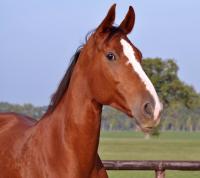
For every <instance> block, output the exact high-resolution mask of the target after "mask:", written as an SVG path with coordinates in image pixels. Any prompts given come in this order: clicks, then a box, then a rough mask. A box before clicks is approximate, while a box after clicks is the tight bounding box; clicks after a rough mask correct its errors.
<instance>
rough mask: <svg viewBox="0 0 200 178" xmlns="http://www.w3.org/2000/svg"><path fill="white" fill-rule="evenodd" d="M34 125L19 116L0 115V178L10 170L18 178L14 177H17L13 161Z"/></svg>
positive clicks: (24, 117)
mask: <svg viewBox="0 0 200 178" xmlns="http://www.w3.org/2000/svg"><path fill="white" fill-rule="evenodd" d="M35 123H36V122H35V121H34V119H32V118H29V117H27V116H23V115H20V114H16V113H0V178H3V177H5V175H8V172H9V171H10V170H12V173H13V174H12V175H13V177H18V176H14V175H15V174H16V175H17V172H16V171H15V169H16V168H15V166H16V165H17V164H16V163H15V160H16V158H17V156H18V154H19V152H20V151H21V150H22V148H23V145H24V143H25V142H26V140H27V138H28V136H29V135H30V134H29V133H28V132H29V130H30V128H33V127H32V126H33V125H34V124H35ZM4 174H5V175H4ZM2 176H3V177H2Z"/></svg>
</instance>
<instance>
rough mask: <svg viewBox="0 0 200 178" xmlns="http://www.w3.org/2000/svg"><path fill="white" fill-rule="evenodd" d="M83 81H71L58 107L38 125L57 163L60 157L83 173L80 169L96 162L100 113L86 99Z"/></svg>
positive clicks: (90, 101)
mask: <svg viewBox="0 0 200 178" xmlns="http://www.w3.org/2000/svg"><path fill="white" fill-rule="evenodd" d="M84 81H85V80H84V79H83V78H79V77H77V78H76V77H75V79H74V81H71V83H70V86H69V89H68V91H67V93H66V94H65V96H64V97H63V99H62V100H61V102H60V104H59V105H58V107H57V108H56V109H55V110H54V112H53V113H52V114H51V115H49V116H48V118H46V119H44V121H42V122H41V125H42V126H41V127H43V128H44V129H45V130H46V134H47V135H48V139H49V140H48V143H47V141H46V143H47V144H49V145H48V150H49V149H51V152H52V153H55V155H56V157H57V158H58V159H59V156H60V158H61V159H63V158H65V159H66V160H67V161H70V162H72V160H73V161H74V162H79V163H78V165H79V166H83V167H82V169H83V170H84V166H89V165H94V161H95V160H96V156H97V149H98V143H99V133H100V115H101V109H102V106H101V105H99V104H97V103H96V102H95V101H94V100H92V98H91V97H90V96H89V94H88V88H87V84H86V83H83V82H84ZM85 82H86V81H85ZM44 139H45V140H46V139H47V136H46V138H44ZM59 154H60V155H59ZM81 162H82V163H81ZM86 170H87V169H86Z"/></svg>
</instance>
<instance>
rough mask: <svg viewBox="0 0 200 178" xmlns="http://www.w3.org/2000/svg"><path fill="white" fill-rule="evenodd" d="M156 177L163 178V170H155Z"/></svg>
mask: <svg viewBox="0 0 200 178" xmlns="http://www.w3.org/2000/svg"><path fill="white" fill-rule="evenodd" d="M155 174H156V178H165V170H155Z"/></svg>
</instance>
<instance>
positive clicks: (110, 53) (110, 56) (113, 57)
mask: <svg viewBox="0 0 200 178" xmlns="http://www.w3.org/2000/svg"><path fill="white" fill-rule="evenodd" d="M106 57H107V59H108V60H109V61H114V60H116V57H115V55H114V54H113V53H112V52H109V53H107V54H106Z"/></svg>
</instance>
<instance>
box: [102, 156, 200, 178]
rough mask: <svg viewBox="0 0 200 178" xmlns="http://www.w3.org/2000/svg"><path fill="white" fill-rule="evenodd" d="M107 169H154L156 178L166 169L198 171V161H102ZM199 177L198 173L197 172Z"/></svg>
mask: <svg viewBox="0 0 200 178" xmlns="http://www.w3.org/2000/svg"><path fill="white" fill-rule="evenodd" d="M103 164H104V167H105V168H106V169H107V170H154V171H155V177H156V178H165V171H166V170H180V171H200V161H110V160H109V161H103ZM199 177H200V173H199Z"/></svg>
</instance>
